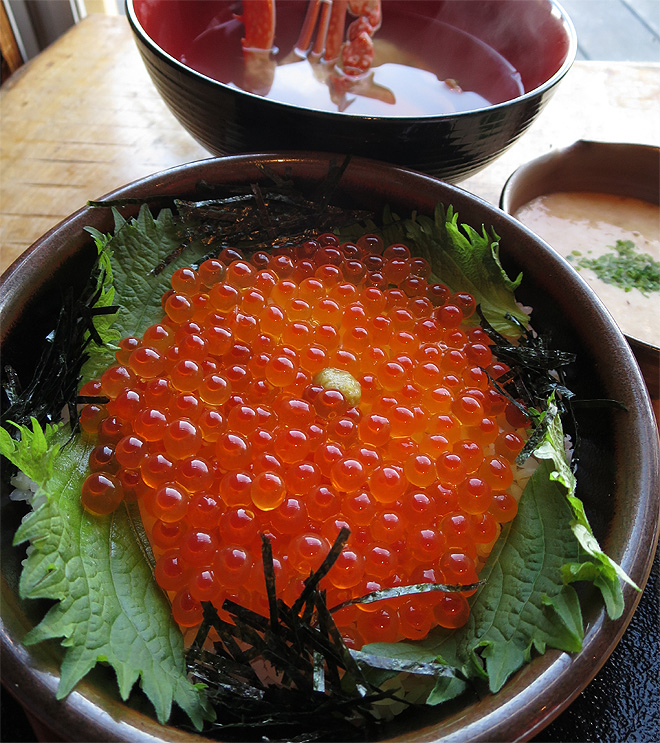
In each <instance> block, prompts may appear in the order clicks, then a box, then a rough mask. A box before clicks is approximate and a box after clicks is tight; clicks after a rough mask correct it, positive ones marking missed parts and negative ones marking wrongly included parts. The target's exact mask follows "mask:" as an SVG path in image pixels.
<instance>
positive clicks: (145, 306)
mask: <svg viewBox="0 0 660 743" xmlns="http://www.w3.org/2000/svg"><path fill="white" fill-rule="evenodd" d="M113 215H114V220H115V231H114V236H113V237H112V238H110V239H107V236H106V235H103V233H100V232H98V231H97V230H96V231H90V232H91V234H92V235H93V237H94V239H95V241H96V244H97V247H99V249H100V250H101V253H100V256H101V257H102V258H104V259H105V260H107V261H108V262H109V266H110V270H109V275H110V276H111V277H112V280H113V281H114V284H115V286H116V287H119V292H120V293H118V294H117V295H116V296H113V299H114V301H116V302H118V303H119V312H118V313H117V315H115V316H113V318H112V337H113V338H114V339H118V338H125V337H127V336H135V335H141V334H142V333H143V332H144V331H145V330H146V329H147V327H149V325H151V324H153V323H155V322H158V321H159V320H160V319H161V318H162V316H163V310H162V306H161V298H162V296H163V294H164V293H165V291H166V290H167V289H168V288H169V286H170V285H169V281H170V277H171V276H172V273H173V272H174V271H175V270H176V269H177V268H179V267H180V266H184V265H188V264H189V263H191V262H193V261H194V260H195V259H197V258H199V257H200V256H201V255H203V253H204V249H203V246H201V245H198V244H195V243H193V244H191V245H189V246H188V247H187V249H186V251H184V253H183V254H182V255H180V256H178V257H177V258H176V259H174V260H173V261H172V262H171V263H169V264H168V265H167V267H166V268H165V269H164V270H162V271H159V272H154V269H155V268H156V267H157V266H159V264H161V262H163V261H164V260H165V259H166V258H167V257H168V256H169V255H170V254H171V253H172V252H174V251H175V250H176V249H177V248H178V247H179V246H180V243H181V238H180V236H179V234H178V229H177V225H176V223H175V221H174V217H173V215H172V212H171V211H170V210H169V209H163V210H162V211H161V212H160V213H159V214H158V217H156V218H155V219H154V217H153V216H152V214H151V212H150V211H149V208H148V207H147V206H146V205H143V206H142V207H141V208H140V211H139V213H138V216H137V218H136V219H134V220H131V221H127V220H126V219H124V217H122V216H121V214H120V213H119V212H118V211H117V210H116V209H113ZM96 324H97V326H98V322H97V323H96ZM115 350H116V347H115V346H113V345H107V346H105V347H98V346H96V347H93V348H92V347H90V349H89V351H90V358H89V360H88V361H87V363H86V364H85V366H84V368H83V380H82V381H83V382H86V381H88V380H90V379H94V378H95V377H97V376H99V375H100V374H101V372H102V371H103V370H104V369H105V368H106V367H107V366H109V365H110V364H112V363H114V351H115Z"/></svg>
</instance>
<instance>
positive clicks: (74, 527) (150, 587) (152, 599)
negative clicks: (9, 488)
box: [0, 207, 212, 729]
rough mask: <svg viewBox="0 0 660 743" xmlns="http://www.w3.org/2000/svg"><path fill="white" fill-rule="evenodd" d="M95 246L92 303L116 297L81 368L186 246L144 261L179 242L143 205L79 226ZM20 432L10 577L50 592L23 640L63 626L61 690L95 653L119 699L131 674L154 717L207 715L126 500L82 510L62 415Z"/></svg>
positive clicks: (150, 308) (10, 450)
mask: <svg viewBox="0 0 660 743" xmlns="http://www.w3.org/2000/svg"><path fill="white" fill-rule="evenodd" d="M89 232H90V233H91V234H92V237H93V238H94V241H95V243H96V246H97V249H98V251H99V268H101V269H103V270H101V271H100V273H99V276H101V277H102V278H100V279H99V287H98V288H99V296H98V304H97V306H101V307H106V306H111V305H112V304H113V302H114V300H115V289H114V287H113V286H112V283H111V282H112V281H113V280H114V281H117V283H118V286H121V304H122V307H121V309H120V311H119V312H118V313H113V315H111V316H110V315H108V316H106V315H99V316H96V317H95V318H94V320H95V324H94V328H95V330H96V332H97V333H98V335H99V337H100V339H101V340H102V341H103V342H104V343H105V344H106V345H102V346H101V345H96V344H89V345H88V347H87V348H88V359H87V361H86V363H85V365H84V366H83V369H82V379H83V381H86V380H87V379H91V378H93V377H95V376H96V375H97V374H98V373H100V372H101V371H102V370H103V369H104V368H106V367H107V366H108V365H109V364H111V363H113V361H114V346H113V345H112V341H114V340H117V339H119V338H122V337H124V336H127V335H134V334H141V333H142V332H143V331H144V330H145V329H146V327H147V326H148V325H149V324H151V323H152V322H154V321H156V320H158V319H160V317H161V315H162V310H161V307H160V298H161V296H162V294H163V292H164V291H165V289H166V288H167V285H168V282H169V277H170V276H171V273H172V272H173V271H174V270H175V269H176V268H177V267H178V265H183V264H184V263H187V262H188V261H189V260H191V259H193V258H194V257H195V255H196V253H195V250H194V248H193V249H191V250H190V251H189V252H188V254H187V255H186V258H185V259H184V258H180V259H179V260H178V261H174V262H173V263H172V264H171V265H170V266H168V269H167V270H166V271H163V272H162V273H161V274H159V275H158V276H155V275H153V274H152V273H151V269H152V268H153V266H155V265H156V264H157V263H158V262H159V260H161V259H162V258H163V257H164V256H166V255H168V254H169V253H171V252H172V251H173V250H174V249H175V248H176V247H177V246H178V244H179V243H180V240H179V238H178V235H177V228H176V225H175V223H174V220H173V218H172V215H171V213H170V212H168V211H163V212H161V213H160V215H159V217H158V218H157V219H153V218H152V216H151V214H150V212H149V211H148V209H147V208H146V207H143V208H142V209H141V210H140V213H139V215H138V217H137V219H136V220H132V221H131V222H128V221H126V220H125V219H124V218H123V217H122V216H121V215H120V214H119V213H118V212H115V236H114V237H110V236H108V235H103V234H102V233H100V232H98V231H96V230H89ZM18 428H19V430H20V434H21V438H20V441H14V440H13V439H12V438H11V436H10V434H9V432H8V431H7V430H5V429H0V453H2V454H4V455H5V456H6V457H7V458H8V459H9V460H10V461H11V462H12V463H13V464H15V465H16V466H17V467H18V468H19V469H20V470H22V471H23V472H24V473H25V474H26V475H27V476H28V477H30V478H31V479H32V480H34V481H35V482H36V483H37V485H38V490H37V493H36V495H35V497H34V498H33V504H34V506H35V510H33V511H32V512H31V513H30V514H28V515H27V516H26V518H25V519H24V521H23V522H22V524H21V526H20V527H19V529H18V531H17V533H16V535H15V543H16V544H20V543H23V542H26V541H29V542H30V543H31V545H32V550H31V551H30V553H29V555H28V558H27V560H26V562H25V564H24V568H23V571H22V574H21V578H20V584H19V591H20V595H21V597H22V598H47V599H54V600H55V601H56V602H58V603H56V604H54V605H53V607H52V608H51V609H50V610H49V611H48V613H47V614H46V616H45V617H44V619H43V620H42V621H41V623H40V624H38V625H37V626H36V627H35V628H33V629H32V630H31V631H30V632H29V633H28V635H27V636H26V638H25V642H26V644H34V643H37V642H41V641H42V640H46V639H51V638H60V637H61V638H64V639H63V641H62V645H63V646H64V647H66V648H67V650H66V652H65V656H64V660H63V663H62V669H61V678H60V684H59V688H58V697H60V698H62V697H64V696H66V695H67V694H68V693H69V692H70V691H71V690H72V689H73V688H74V686H75V685H76V683H78V681H80V679H82V678H83V677H84V676H85V675H86V674H87V673H88V671H89V670H91V669H92V668H93V667H94V666H95V665H96V663H97V662H101V661H103V662H107V663H109V664H110V665H111V666H112V667H113V669H114V670H115V673H116V675H117V682H118V686H119V691H120V694H121V696H122V698H123V699H126V698H127V697H128V695H129V693H130V691H131V689H132V687H133V685H134V684H135V682H136V681H138V679H139V681H140V685H141V687H142V689H143V690H144V692H145V694H146V695H147V697H148V698H149V700H150V701H151V702H152V704H153V705H154V708H155V711H156V715H157V717H158V719H159V720H160V721H161V722H163V723H165V722H167V720H168V719H169V717H170V712H171V707H172V702H173V701H174V702H176V703H177V704H178V705H179V706H180V707H181V708H182V709H183V710H184V711H185V712H186V713H187V714H188V716H189V717H190V719H191V721H192V722H193V724H194V725H195V727H196V728H198V729H201V727H202V724H203V720H204V719H209V718H210V717H212V715H210V713H209V712H208V711H207V709H206V707H205V698H204V696H203V695H202V692H201V691H200V689H198V688H197V687H196V686H195V685H193V684H192V683H190V681H189V680H188V678H187V676H186V663H185V656H184V652H183V638H182V635H181V632H180V629H179V627H178V625H177V624H176V623H175V622H174V620H173V618H172V612H171V607H170V604H169V601H168V600H167V597H166V596H165V594H164V593H163V592H162V591H161V590H160V588H159V587H158V585H157V584H156V582H155V581H154V579H153V572H152V561H153V556H152V555H151V554H150V549H149V546H148V543H147V542H145V540H143V539H142V538H141V535H142V534H143V529H142V524H141V521H140V517H139V512H138V511H137V509H135V508H134V507H133V508H129V507H124V506H123V507H121V508H120V509H118V510H117V511H116V512H115V513H113V514H111V515H110V516H108V517H94V516H90V515H89V514H87V513H86V512H85V511H84V509H83V508H82V506H81V503H80V492H81V487H82V483H83V482H84V479H85V477H86V476H87V474H88V466H87V462H88V458H89V453H90V450H91V446H92V445H91V444H89V443H85V442H84V441H83V440H82V439H80V437H73V438H71V434H70V432H69V431H68V429H66V428H65V427H64V426H47V427H46V428H45V429H44V430H42V429H41V428H40V427H39V425H38V423H37V422H36V420H33V421H32V428H31V429H30V428H28V427H25V426H21V427H18Z"/></svg>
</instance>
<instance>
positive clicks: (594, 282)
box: [515, 192, 660, 346]
mask: <svg viewBox="0 0 660 743" xmlns="http://www.w3.org/2000/svg"><path fill="white" fill-rule="evenodd" d="M515 216H516V218H517V219H519V220H520V221H521V222H522V223H523V224H525V225H527V226H528V227H529V228H530V229H531V230H533V231H534V232H535V233H536V234H537V235H539V236H540V237H541V238H543V239H544V240H546V241H547V242H548V243H549V244H550V245H551V246H552V247H553V248H554V249H555V250H556V251H557V252H558V253H560V254H561V255H562V256H563V257H564V258H566V259H567V260H569V261H570V262H571V264H572V265H573V266H574V267H575V268H577V269H578V270H579V271H580V275H581V276H582V277H583V278H584V279H585V280H586V281H587V282H588V283H589V285H590V286H591V287H592V289H593V290H594V291H595V292H596V294H598V296H599V297H600V299H601V300H602V301H603V303H604V304H605V306H606V307H607V308H608V310H609V311H610V312H611V313H612V315H613V316H614V319H615V320H616V322H617V324H618V325H619V327H620V328H621V330H622V331H623V332H624V333H625V334H626V335H628V336H631V337H633V338H636V339H638V340H641V341H644V342H646V343H650V344H652V345H654V346H660V323H659V322H658V318H659V317H660V289H659V288H658V285H657V278H656V279H655V284H653V283H650V284H649V283H647V284H645V285H644V286H642V284H641V282H640V280H639V278H635V277H634V276H633V272H632V270H631V269H633V268H635V267H636V268H639V267H640V266H641V267H642V268H643V269H644V272H645V275H647V276H651V275H653V276H656V277H657V275H658V271H659V269H660V207H659V206H657V205H656V204H651V203H649V202H646V201H642V200H640V199H632V198H628V197H623V196H615V195H612V194H602V193H570V192H567V193H554V194H545V195H543V196H539V197H538V198H536V199H533V200H532V201H530V202H529V203H528V204H525V205H524V206H523V207H521V208H520V209H519V210H518V211H517V212H516V214H515ZM619 241H621V242H625V241H630V242H631V243H633V245H634V248H633V249H632V250H628V253H629V255H627V257H626V256H625V255H624V256H621V255H619V252H618V251H617V246H618V247H619V248H620V247H621V243H620V242H619ZM628 247H630V246H628ZM624 252H625V251H624ZM594 261H597V262H596V263H594ZM587 263H588V264H590V265H585V264H587ZM605 263H607V264H615V265H616V266H617V271H618V273H617V276H616V277H612V276H610V277H606V278H607V280H603V271H602V270H600V267H599V266H600V265H602V264H605ZM633 264H634V265H633ZM653 286H655V288H653ZM624 287H625V288H624ZM640 287H642V290H640Z"/></svg>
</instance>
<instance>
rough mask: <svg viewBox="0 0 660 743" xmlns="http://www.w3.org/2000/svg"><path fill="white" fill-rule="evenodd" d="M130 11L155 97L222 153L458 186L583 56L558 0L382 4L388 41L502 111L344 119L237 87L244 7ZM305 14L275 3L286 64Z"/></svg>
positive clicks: (141, 4) (522, 126)
mask: <svg viewBox="0 0 660 743" xmlns="http://www.w3.org/2000/svg"><path fill="white" fill-rule="evenodd" d="M248 2H252V3H254V2H255V0H248ZM126 8H127V16H128V20H129V22H130V25H131V28H132V30H133V32H134V35H135V40H136V42H137V46H138V49H139V51H140V54H141V55H142V58H143V60H144V63H145V65H146V68H147V70H148V72H149V74H150V76H151V78H152V80H153V82H154V85H155V87H156V89H157V90H158V92H159V93H160V95H161V96H162V97H163V99H164V100H165V102H166V103H167V105H168V106H169V108H170V109H171V110H172V112H173V113H174V115H175V116H176V117H177V119H178V120H179V121H180V122H181V124H182V125H183V126H184V127H185V128H186V129H187V131H188V132H190V134H191V135H192V136H193V137H194V138H195V139H196V140H197V141H199V142H200V143H201V144H202V145H203V146H204V147H205V148H206V149H208V150H209V151H210V152H211V153H213V154H214V155H235V154H240V153H243V152H266V151H283V150H320V151H323V152H339V153H350V154H354V155H361V156H364V157H370V158H374V159H378V160H384V161H386V162H392V163H396V164H398V165H402V166H404V167H409V168H414V169H415V170H421V171H422V172H425V173H430V174H432V175H435V176H437V177H440V178H443V179H445V180H448V181H451V182H456V181H459V180H461V179H463V178H466V177H467V176H469V175H471V174H473V173H475V172H477V171H478V170H480V169H482V168H484V167H485V166H486V165H488V164H489V163H490V162H491V161H492V160H493V159H495V158H496V157H497V156H498V155H500V154H501V153H502V152H504V151H505V150H506V149H507V148H508V147H509V146H510V145H512V144H513V143H514V142H515V141H516V140H517V139H518V138H519V137H520V136H521V135H522V134H523V133H524V132H525V131H526V130H527V129H528V127H529V126H530V125H531V124H532V122H533V121H534V120H535V119H536V118H537V116H538V115H539V113H540V112H541V110H542V109H543V107H544V106H545V104H546V103H547V101H548V99H549V98H550V96H551V95H552V93H553V92H554V90H555V88H556V86H557V84H558V83H559V82H560V81H561V79H562V78H563V77H564V76H565V75H566V73H567V72H568V71H569V69H570V67H571V65H572V63H573V61H574V59H575V54H576V50H577V39H576V35H575V30H574V28H573V25H572V23H571V21H570V19H569V18H568V16H567V15H566V14H565V12H564V11H563V10H562V8H561V6H560V5H559V4H557V3H556V2H555V0H449V1H448V0H406V1H405V2H399V0H383V25H382V28H381V29H380V30H379V31H378V32H377V35H378V36H381V37H384V38H386V39H388V40H389V39H390V38H392V39H394V40H395V41H397V42H398V41H400V43H401V44H402V45H404V46H406V47H407V48H409V49H411V50H413V51H414V52H415V53H416V54H418V55H419V57H420V58H421V59H422V60H426V61H428V63H429V64H431V66H432V67H433V68H434V71H435V72H436V74H437V75H438V76H439V78H440V79H445V78H447V77H449V78H456V79H457V80H458V81H459V83H461V84H462V85H463V87H465V89H466V90H467V89H469V90H475V91H477V92H479V93H480V94H482V95H483V97H484V98H486V99H487V100H488V101H492V105H490V106H486V107H483V108H480V109H477V110H471V111H465V112H459V113H444V114H439V115H426V114H425V115H421V116H420V115H407V116H387V115H382V116H369V115H355V114H351V113H350V107H349V108H348V109H347V112H346V113H339V112H336V111H333V112H329V111H321V110H315V109H313V108H305V107H302V106H299V105H289V104H287V103H281V102H278V101H274V100H269V99H267V98H264V97H261V96H259V95H255V94H253V93H251V92H246V90H245V89H242V88H241V87H238V86H237V85H231V84H227V81H229V83H231V82H233V78H232V77H231V74H230V71H227V72H226V73H225V70H224V68H222V66H221V65H220V62H219V61H218V63H217V65H219V67H218V66H216V62H215V60H216V59H218V60H220V59H221V58H224V56H227V54H226V52H225V48H226V47H227V46H231V48H232V49H233V50H234V51H235V52H236V53H237V54H239V59H240V51H239V50H240V48H241V47H240V44H241V37H242V36H243V27H242V25H241V24H240V23H239V22H238V21H236V20H235V18H234V12H235V11H238V10H240V3H238V2H236V1H235V0H234V1H232V0H214V1H213V2H208V0H127V2H126ZM305 8H306V3H305V2H300V1H298V0H277V13H276V15H277V34H276V37H275V44H276V46H277V47H278V49H279V51H278V55H277V59H278V60H281V59H282V58H284V57H286V56H287V55H288V54H289V53H290V51H291V49H292V48H293V47H294V45H295V42H296V39H297V35H298V32H299V31H300V28H301V26H302V22H303V17H304V14H305ZM447 27H450V30H449V31H447ZM443 29H444V32H442V34H441V31H442V30H443ZM449 47H451V48H449ZM232 53H233V52H232ZM447 59H449V62H447ZM502 60H503V62H502V63H503V64H504V66H505V67H506V66H510V67H512V68H514V69H515V70H516V71H517V72H518V73H519V75H520V80H519V83H520V86H518V87H517V88H516V89H515V90H513V89H511V88H510V87H509V88H508V89H507V86H504V87H502V86H501V84H500V81H499V79H498V80H496V79H495V67H496V63H497V62H498V61H500V62H501V61H502ZM237 79H238V78H237ZM220 80H223V82H220Z"/></svg>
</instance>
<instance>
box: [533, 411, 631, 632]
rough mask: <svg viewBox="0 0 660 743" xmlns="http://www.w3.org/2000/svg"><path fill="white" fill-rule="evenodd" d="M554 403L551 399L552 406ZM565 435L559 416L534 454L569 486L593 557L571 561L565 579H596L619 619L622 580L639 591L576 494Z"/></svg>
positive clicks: (583, 542) (574, 524) (576, 527)
mask: <svg viewBox="0 0 660 743" xmlns="http://www.w3.org/2000/svg"><path fill="white" fill-rule="evenodd" d="M553 406H554V403H553V402H552V400H551V401H550V407H553ZM563 439H564V435H563V429H562V426H561V420H560V418H559V416H555V418H554V420H553V422H552V423H551V425H550V426H549V427H548V430H547V432H546V434H545V437H544V439H543V441H542V442H541V443H540V445H539V446H538V447H537V448H536V450H535V452H534V454H535V456H536V457H537V458H539V459H544V460H546V461H547V462H549V463H550V464H551V472H550V479H551V480H553V481H554V482H557V483H558V484H560V485H561V486H562V487H563V488H564V489H565V494H566V500H567V503H568V504H569V506H570V507H571V512H572V513H571V516H572V519H571V522H570V523H571V528H572V530H573V534H574V535H575V538H576V540H577V541H578V543H579V544H580V547H581V548H582V550H584V552H585V553H586V554H587V555H588V556H589V557H590V558H591V559H588V558H585V557H584V556H581V559H580V560H579V561H578V562H576V563H571V562H567V564H566V565H565V566H564V567H563V575H564V579H565V581H566V582H567V583H572V582H574V581H578V580H588V581H590V582H592V583H593V584H594V585H595V586H596V587H597V588H598V589H599V590H600V592H601V593H602V595H603V600H604V601H605V608H606V609H607V613H608V615H609V617H610V618H611V619H618V618H619V617H620V616H621V614H622V613H623V609H624V601H623V592H622V590H621V580H623V581H625V582H626V583H628V584H629V585H631V586H633V588H636V589H637V590H639V587H638V586H637V585H636V584H635V583H634V581H632V580H631V579H630V578H629V577H628V575H627V574H626V572H625V571H624V570H622V568H621V567H620V566H619V565H617V563H616V562H614V560H612V558H611V557H609V555H607V554H605V552H603V550H602V549H601V547H600V545H599V544H598V540H597V539H596V537H595V536H594V533H593V531H592V529H591V526H590V524H589V521H588V519H587V515H586V513H585V510H584V504H583V503H582V501H581V500H580V499H579V498H577V497H576V496H575V487H576V480H575V477H574V475H573V473H572V472H571V471H570V467H569V465H568V462H567V460H566V455H565V453H564V441H563Z"/></svg>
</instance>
